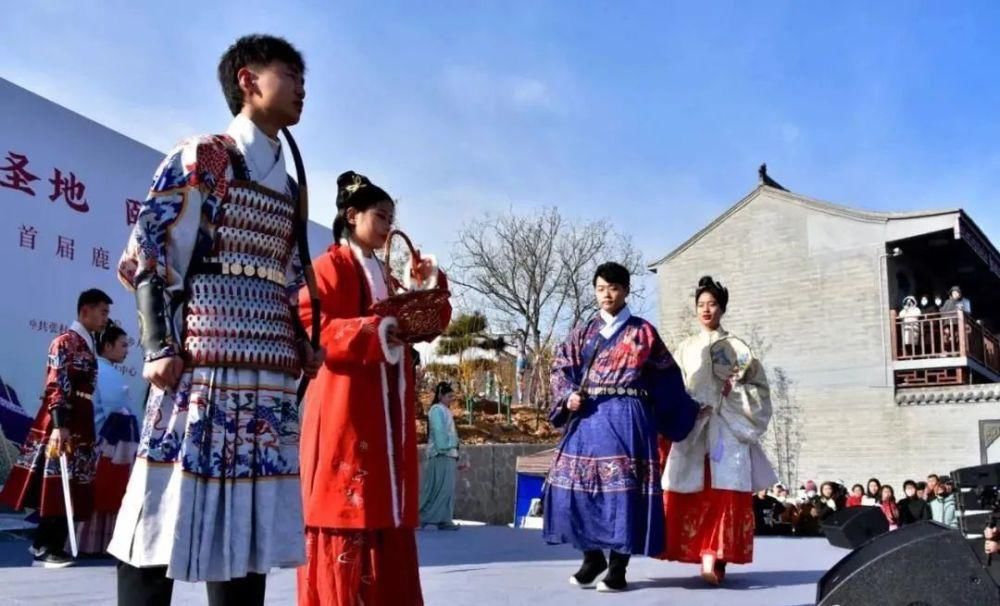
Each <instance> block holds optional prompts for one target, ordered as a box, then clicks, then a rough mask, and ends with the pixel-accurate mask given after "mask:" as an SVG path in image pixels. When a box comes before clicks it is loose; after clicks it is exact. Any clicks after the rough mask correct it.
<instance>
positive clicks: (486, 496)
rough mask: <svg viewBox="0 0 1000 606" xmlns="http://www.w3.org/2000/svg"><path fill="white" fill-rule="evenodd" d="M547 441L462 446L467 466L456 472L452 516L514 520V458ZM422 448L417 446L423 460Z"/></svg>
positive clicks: (500, 521)
mask: <svg viewBox="0 0 1000 606" xmlns="http://www.w3.org/2000/svg"><path fill="white" fill-rule="evenodd" d="M547 448H552V445H551V444H483V445H472V446H462V450H461V455H462V457H463V459H465V460H467V461H468V463H469V465H470V468H469V469H467V470H465V471H460V472H458V477H457V480H456V482H455V517H456V518H457V519H460V520H474V521H477V522H486V523H487V524H509V523H511V522H512V521H513V520H514V482H515V476H516V473H515V469H514V466H515V464H516V463H517V457H519V456H523V455H530V454H534V453H536V452H539V451H541V450H545V449H547ZM423 451H424V447H422V446H421V447H420V457H421V460H423V457H424V452H423Z"/></svg>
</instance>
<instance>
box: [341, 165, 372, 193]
mask: <svg viewBox="0 0 1000 606" xmlns="http://www.w3.org/2000/svg"><path fill="white" fill-rule="evenodd" d="M355 178H360V179H363V180H365V181H367V179H365V176H364V175H361V174H358V173H356V172H354V171H353V170H349V171H345V172H342V173H340V176H339V177H337V189H344V188H346V187H347V186H348V185H352V184H353V183H354V180H355Z"/></svg>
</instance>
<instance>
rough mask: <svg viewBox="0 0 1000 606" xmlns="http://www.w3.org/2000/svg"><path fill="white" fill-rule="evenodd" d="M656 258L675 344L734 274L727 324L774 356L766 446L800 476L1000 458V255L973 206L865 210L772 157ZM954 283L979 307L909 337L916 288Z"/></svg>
mask: <svg viewBox="0 0 1000 606" xmlns="http://www.w3.org/2000/svg"><path fill="white" fill-rule="evenodd" d="M651 269H652V270H653V271H655V272H656V274H657V283H658V290H659V318H660V329H661V332H662V333H663V335H664V338H665V339H666V340H667V341H668V343H669V344H676V343H677V342H678V341H679V340H680V339H681V338H683V337H684V336H686V335H687V334H690V333H691V332H693V331H695V330H698V329H699V328H698V327H697V326H696V318H695V315H694V287H695V285H696V284H697V281H698V278H699V277H700V276H702V275H705V274H710V275H712V276H713V277H715V278H716V279H718V280H720V281H721V282H723V284H725V285H726V286H727V287H728V288H729V291H730V302H729V310H728V313H727V314H726V316H725V317H724V318H723V326H725V327H726V328H727V329H728V330H729V331H731V332H733V333H735V334H737V335H738V336H741V337H743V338H744V339H745V340H747V341H748V342H749V343H750V344H751V346H752V347H754V348H755V349H756V350H757V352H758V354H759V355H760V356H761V357H762V358H763V360H764V364H765V366H766V368H767V370H768V374H769V378H770V380H771V385H772V398H773V400H774V405H775V417H774V419H773V421H772V427H771V430H769V435H768V440H767V447H768V450H769V452H770V454H771V456H772V460H773V461H774V462H775V463H776V465H777V466H778V467H779V468H780V469H779V471H780V473H781V476H782V477H783V479H785V480H786V481H788V482H792V483H794V485H795V486H796V487H797V486H798V485H799V484H801V483H802V482H804V481H805V480H807V479H816V480H817V481H823V480H843V481H844V482H846V483H848V484H852V483H855V482H859V483H864V482H865V480H867V479H868V478H869V477H873V476H875V477H879V478H880V479H881V480H882V481H883V482H887V483H891V484H894V485H896V486H897V489H898V488H899V487H900V484H901V483H902V481H903V480H904V479H906V478H910V477H912V478H923V477H924V476H926V475H927V474H928V473H931V472H936V473H939V474H941V473H948V472H950V471H951V470H953V469H955V468H958V467H964V466H968V465H977V464H979V463H980V462H982V461H985V460H986V459H987V457H988V458H989V459H990V460H991V461H1000V452H997V450H998V448H1000V440H998V439H997V436H998V435H1000V421H997V420H998V419H1000V384H998V383H997V382H998V381H1000V373H998V371H1000V359H998V355H1000V352H998V347H997V341H996V339H995V338H994V337H993V333H992V332H991V331H995V330H996V329H997V328H998V326H1000V305H998V303H1000V254H998V253H997V250H996V248H995V247H994V246H993V245H992V244H991V243H990V242H989V240H988V239H987V238H985V236H983V234H982V232H981V231H980V230H979V229H978V228H977V227H976V225H975V224H974V223H973V222H972V220H971V219H970V218H969V217H968V216H967V215H966V214H965V213H964V212H963V211H961V210H944V211H928V212H915V213H882V212H868V211H860V210H854V209H850V208H846V207H843V206H838V205H834V204H830V203H827V202H822V201H819V200H814V199H810V198H808V197H805V196H802V195H799V194H795V193H792V192H790V191H787V190H785V189H784V188H782V187H781V186H780V185H778V184H777V183H775V182H774V181H773V180H771V179H770V178H768V177H767V176H766V173H765V172H764V171H763V169H762V172H761V184H760V185H759V186H758V187H757V188H756V189H754V190H753V191H751V192H750V193H749V194H748V195H747V196H746V197H744V198H743V199H742V200H740V201H739V202H738V203H737V204H736V205H734V206H733V207H731V208H730V209H729V210H727V211H726V212H724V213H723V214H722V215H721V216H719V217H718V218H717V219H715V220H714V221H713V222H712V223H711V224H709V225H708V226H707V227H705V228H704V229H702V230H701V231H699V232H697V233H696V234H694V235H693V236H691V238H690V239H688V240H687V241H686V242H684V243H683V244H682V245H681V246H679V247H678V248H676V249H675V250H673V251H672V252H670V253H669V254H667V255H666V256H665V257H663V258H662V259H660V260H659V261H656V262H655V263H653V264H652V265H651ZM952 284H960V285H961V286H962V288H963V291H964V292H965V296H966V297H967V298H969V299H970V300H971V301H972V305H973V308H972V313H971V314H968V315H966V314H961V313H950V314H935V313H925V314H924V315H923V316H922V317H921V318H918V319H917V320H916V324H908V325H907V326H906V328H905V330H906V331H914V332H911V333H910V334H909V335H908V336H907V337H906V341H905V344H904V337H903V332H904V330H903V323H902V322H903V320H902V319H900V318H896V317H895V312H897V311H898V310H899V309H900V306H901V301H902V299H903V297H905V296H907V295H914V296H917V297H919V296H920V295H922V294H927V295H928V296H929V297H930V298H932V299H933V296H934V295H935V294H939V295H940V296H942V297H946V296H947V292H948V288H949V287H950V286H951V285H952ZM926 311H928V312H932V311H933V310H926ZM917 326H919V328H916V327H917ZM918 333H919V336H914V335H917V334H918ZM782 384H784V385H782ZM782 392H784V393H785V394H787V396H785V395H783V394H782Z"/></svg>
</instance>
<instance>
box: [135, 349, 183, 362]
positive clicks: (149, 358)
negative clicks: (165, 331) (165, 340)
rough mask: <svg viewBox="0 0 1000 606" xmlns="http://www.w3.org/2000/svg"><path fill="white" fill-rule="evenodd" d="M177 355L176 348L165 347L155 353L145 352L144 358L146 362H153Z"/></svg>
mask: <svg viewBox="0 0 1000 606" xmlns="http://www.w3.org/2000/svg"><path fill="white" fill-rule="evenodd" d="M176 355H179V354H178V351H177V348H175V347H174V346H173V345H167V346H166V347H161V348H160V349H157V350H155V351H147V352H146V355H145V356H144V358H143V359H144V360H145V361H146V362H155V361H156V360H161V359H163V358H172V357H173V356H176Z"/></svg>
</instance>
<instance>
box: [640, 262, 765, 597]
mask: <svg viewBox="0 0 1000 606" xmlns="http://www.w3.org/2000/svg"><path fill="white" fill-rule="evenodd" d="M728 302H729V291H728V290H727V289H725V288H723V286H722V285H721V284H719V283H718V282H716V281H714V280H712V278H711V277H709V276H705V277H703V278H702V279H701V280H700V281H699V282H698V288H697V289H696V291H695V304H696V306H697V312H698V321H699V322H700V323H701V327H702V330H701V331H700V332H699V333H698V334H696V335H693V336H691V337H688V338H687V339H685V340H684V341H682V342H681V344H680V345H679V346H678V347H677V350H676V351H675V354H674V356H675V359H676V360H677V364H678V365H679V366H680V368H681V372H682V373H683V375H684V384H685V386H686V387H687V390H688V393H690V394H691V397H693V398H694V399H695V400H697V401H698V402H699V403H700V404H701V405H702V410H701V413H700V414H699V418H698V421H697V422H696V424H695V427H694V429H693V430H692V431H691V433H690V434H688V437H687V438H685V439H684V440H682V441H680V442H675V443H673V444H671V445H669V454H668V455H667V459H666V471H665V473H664V474H663V488H664V492H663V503H664V511H665V514H666V527H667V541H666V543H667V547H666V550H665V551H664V553H663V554H662V555H660V558H661V559H665V560H674V561H680V562H690V563H693V564H701V576H702V578H703V579H705V581H707V582H708V583H710V584H712V585H718V584H720V583H721V582H722V580H723V578H724V576H725V573H726V564H727V563H732V564H749V563H750V562H751V561H752V560H753V531H754V516H753V500H752V499H753V492H754V491H756V490H761V489H763V488H767V487H768V486H770V485H771V484H773V483H774V482H776V481H777V476H776V475H775V473H774V469H773V468H772V467H771V465H770V463H768V461H767V456H766V455H765V454H764V451H763V449H762V448H761V446H760V443H759V441H760V438H761V436H763V435H764V432H765V431H766V430H767V425H768V422H769V421H770V419H771V399H770V396H769V390H768V385H767V377H766V376H765V374H764V369H763V368H762V367H761V364H760V361H759V360H757V359H753V358H752V357H751V359H750V360H748V361H747V362H746V369H745V371H744V372H743V373H742V374H741V377H740V378H739V379H738V380H736V379H730V380H726V381H723V380H721V379H719V378H718V377H717V376H716V375H715V373H714V371H713V359H712V356H711V347H712V345H713V344H714V343H715V342H716V341H718V340H719V339H722V338H725V337H726V336H728V333H727V332H726V331H725V330H724V329H723V328H722V327H721V326H720V325H719V321H720V319H721V318H722V315H723V314H724V313H725V312H726V305H727V303H728Z"/></svg>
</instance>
